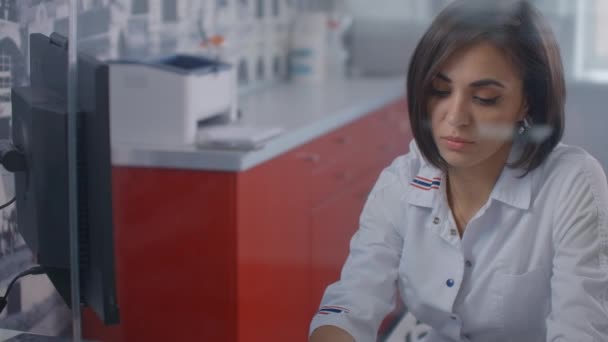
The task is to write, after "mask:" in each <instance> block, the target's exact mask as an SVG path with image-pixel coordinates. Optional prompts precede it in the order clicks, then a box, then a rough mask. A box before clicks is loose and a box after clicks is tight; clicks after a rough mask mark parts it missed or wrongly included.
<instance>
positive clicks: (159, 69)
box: [109, 54, 238, 146]
mask: <svg viewBox="0 0 608 342" xmlns="http://www.w3.org/2000/svg"><path fill="white" fill-rule="evenodd" d="M109 87H110V89H109V95H110V96H109V108H110V126H111V137H112V144H113V145H123V144H128V145H148V146H149V145H155V146H180V145H192V144H194V143H195V140H196V135H197V130H198V127H199V125H201V123H206V122H213V123H215V124H217V123H230V122H234V121H235V120H236V119H237V106H238V90H237V79H236V73H235V71H234V68H233V67H232V66H231V65H229V64H226V63H223V62H221V61H218V60H214V59H209V58H206V57H201V56H193V55H184V54H178V55H171V56H168V57H165V58H162V59H158V60H154V61H116V62H112V63H109Z"/></svg>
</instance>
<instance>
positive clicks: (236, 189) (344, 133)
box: [83, 100, 411, 342]
mask: <svg viewBox="0 0 608 342" xmlns="http://www.w3.org/2000/svg"><path fill="white" fill-rule="evenodd" d="M407 120H408V119H407V116H406V114H405V104H404V101H403V100H400V101H399V102H396V103H394V104H390V105H388V106H386V107H385V108H382V109H379V110H378V111H375V112H373V113H370V114H369V115H366V116H364V117H362V118H361V119H359V120H356V121H355V122H353V123H351V124H348V125H346V126H344V127H342V128H339V129H336V130H335V131H333V132H331V133H329V134H327V135H324V136H322V137H320V138H318V139H315V140H314V141H312V142H310V143H307V144H305V145H303V146H301V147H299V148H297V149H294V150H292V151H290V152H287V153H285V154H283V155H281V156H279V157H277V158H275V159H273V160H271V161H268V162H266V163H263V164H261V165H258V166H257V167H254V168H252V169H250V170H247V171H244V172H210V171H197V170H191V171H190V170H167V169H150V168H124V167H116V168H114V170H113V191H114V192H113V196H114V207H115V208H114V210H115V212H114V213H115V217H114V219H115V249H116V270H117V287H118V289H117V290H118V303H119V305H120V310H121V312H120V313H121V323H120V325H118V326H115V327H110V328H107V327H103V326H101V325H100V324H99V322H98V321H97V319H96V318H95V316H94V315H92V314H91V313H90V312H88V311H86V310H85V312H84V315H83V329H84V334H85V337H87V338H90V339H96V340H104V341H105V340H108V341H214V342H215V341H218V342H222V341H226V342H236V341H239V342H252V341H253V342H255V341H264V342H273V341H281V342H282V341H306V340H307V333H308V325H309V323H310V320H311V318H312V315H313V314H314V312H315V311H316V310H317V308H318V305H319V301H320V300H321V295H322V293H323V291H324V290H325V287H326V286H327V285H329V284H330V283H332V282H334V281H336V280H337V279H338V277H339V273H340V269H341V267H342V264H343V263H344V260H345V259H346V256H347V255H348V245H349V241H350V238H351V236H352V235H353V234H354V232H355V231H356V229H357V228H358V224H357V223H358V219H359V215H360V212H361V209H362V207H363V203H364V202H365V199H366V198H367V194H368V193H369V190H370V189H371V187H372V185H373V184H374V182H375V181H376V179H377V177H378V175H379V173H380V171H381V170H382V168H384V167H386V166H387V165H388V164H389V163H390V162H391V160H392V159H393V158H395V157H396V156H397V155H399V154H403V153H405V152H406V150H407V143H408V142H409V140H410V139H411V134H410V132H409V128H408V126H407Z"/></svg>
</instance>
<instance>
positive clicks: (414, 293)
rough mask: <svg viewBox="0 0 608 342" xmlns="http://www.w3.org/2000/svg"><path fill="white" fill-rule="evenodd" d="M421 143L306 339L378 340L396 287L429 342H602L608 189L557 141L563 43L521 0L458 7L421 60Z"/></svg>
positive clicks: (420, 52) (384, 189)
mask: <svg viewBox="0 0 608 342" xmlns="http://www.w3.org/2000/svg"><path fill="white" fill-rule="evenodd" d="M407 91H408V93H407V96H408V107H409V115H410V123H411V126H412V130H413V133H414V138H415V139H414V140H415V141H414V142H412V143H411V144H410V152H409V153H408V154H407V155H405V156H402V157H399V158H397V159H396V160H395V161H394V162H393V164H392V165H391V166H389V167H388V168H387V169H385V170H384V171H383V172H382V174H381V175H380V178H379V179H378V181H377V183H376V185H375V186H374V189H373V190H372V192H371V193H370V195H369V198H368V200H367V203H366V205H365V207H364V209H363V212H362V214H361V218H360V228H359V230H358V231H357V233H356V234H355V236H354V237H353V238H352V241H351V246H350V255H349V257H348V259H347V261H346V263H345V265H344V268H343V271H342V275H341V279H340V280H339V281H338V282H336V283H335V284H332V285H331V286H329V287H328V288H327V290H326V292H325V295H324V296H323V299H322V303H321V307H320V309H319V311H318V313H317V314H316V315H315V316H314V318H313V320H312V323H311V327H310V333H311V337H310V341H314V342H322V341H353V340H355V341H364V342H367V341H374V340H375V339H376V334H377V331H378V327H379V325H380V323H381V321H382V320H383V318H384V317H385V316H386V315H387V314H388V313H389V312H390V311H391V309H392V308H393V303H394V295H395V290H396V289H398V290H399V291H400V294H401V297H403V299H404V302H405V304H406V306H407V308H408V309H409V310H410V311H411V312H412V314H413V315H414V316H415V317H416V318H417V319H419V320H420V321H422V322H423V323H425V324H427V325H429V326H430V327H431V330H430V331H429V333H428V334H427V336H426V337H425V339H424V340H425V341H433V342H434V341H507V340H508V341H608V313H607V312H608V304H607V300H608V186H607V181H606V176H605V174H604V172H603V171H602V168H601V167H600V165H599V163H598V162H597V161H596V160H595V159H594V158H593V157H591V156H590V155H589V154H587V153H586V152H585V151H583V150H581V149H579V148H575V147H570V146H566V145H564V144H561V143H560V142H559V141H560V139H561V137H562V133H563V129H564V101H565V87H564V77H563V70H562V65H561V59H560V55H559V51H558V47H557V44H556V42H555V39H554V37H553V35H552V34H551V32H550V30H549V29H548V27H547V25H546V24H545V22H544V21H543V19H542V18H541V16H540V14H539V13H538V12H537V11H536V10H535V9H534V8H533V7H532V6H531V5H530V4H528V3H527V2H526V1H513V0H509V1H504V0H501V1H487V0H468V1H467V0H461V1H458V0H457V1H455V2H453V3H452V4H450V5H449V6H448V7H447V8H445V9H444V10H443V11H442V12H441V13H440V14H439V16H438V17H437V18H436V19H435V21H434V23H433V24H432V25H431V27H430V28H429V30H428V32H426V34H425V35H424V36H423V38H422V39H421V41H420V42H419V44H418V47H417V48H416V51H415V52H414V56H413V59H412V62H411V65H410V68H409V73H408V80H407Z"/></svg>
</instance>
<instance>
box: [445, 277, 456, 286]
mask: <svg viewBox="0 0 608 342" xmlns="http://www.w3.org/2000/svg"><path fill="white" fill-rule="evenodd" d="M445 284H446V285H447V286H448V287H452V286H454V279H451V278H450V279H448V281H446V282H445Z"/></svg>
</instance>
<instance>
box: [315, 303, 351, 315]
mask: <svg viewBox="0 0 608 342" xmlns="http://www.w3.org/2000/svg"><path fill="white" fill-rule="evenodd" d="M349 312H350V310H348V309H346V308H343V307H341V306H333V305H326V306H323V307H321V308H320V309H319V312H318V314H320V315H329V314H331V313H349Z"/></svg>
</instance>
